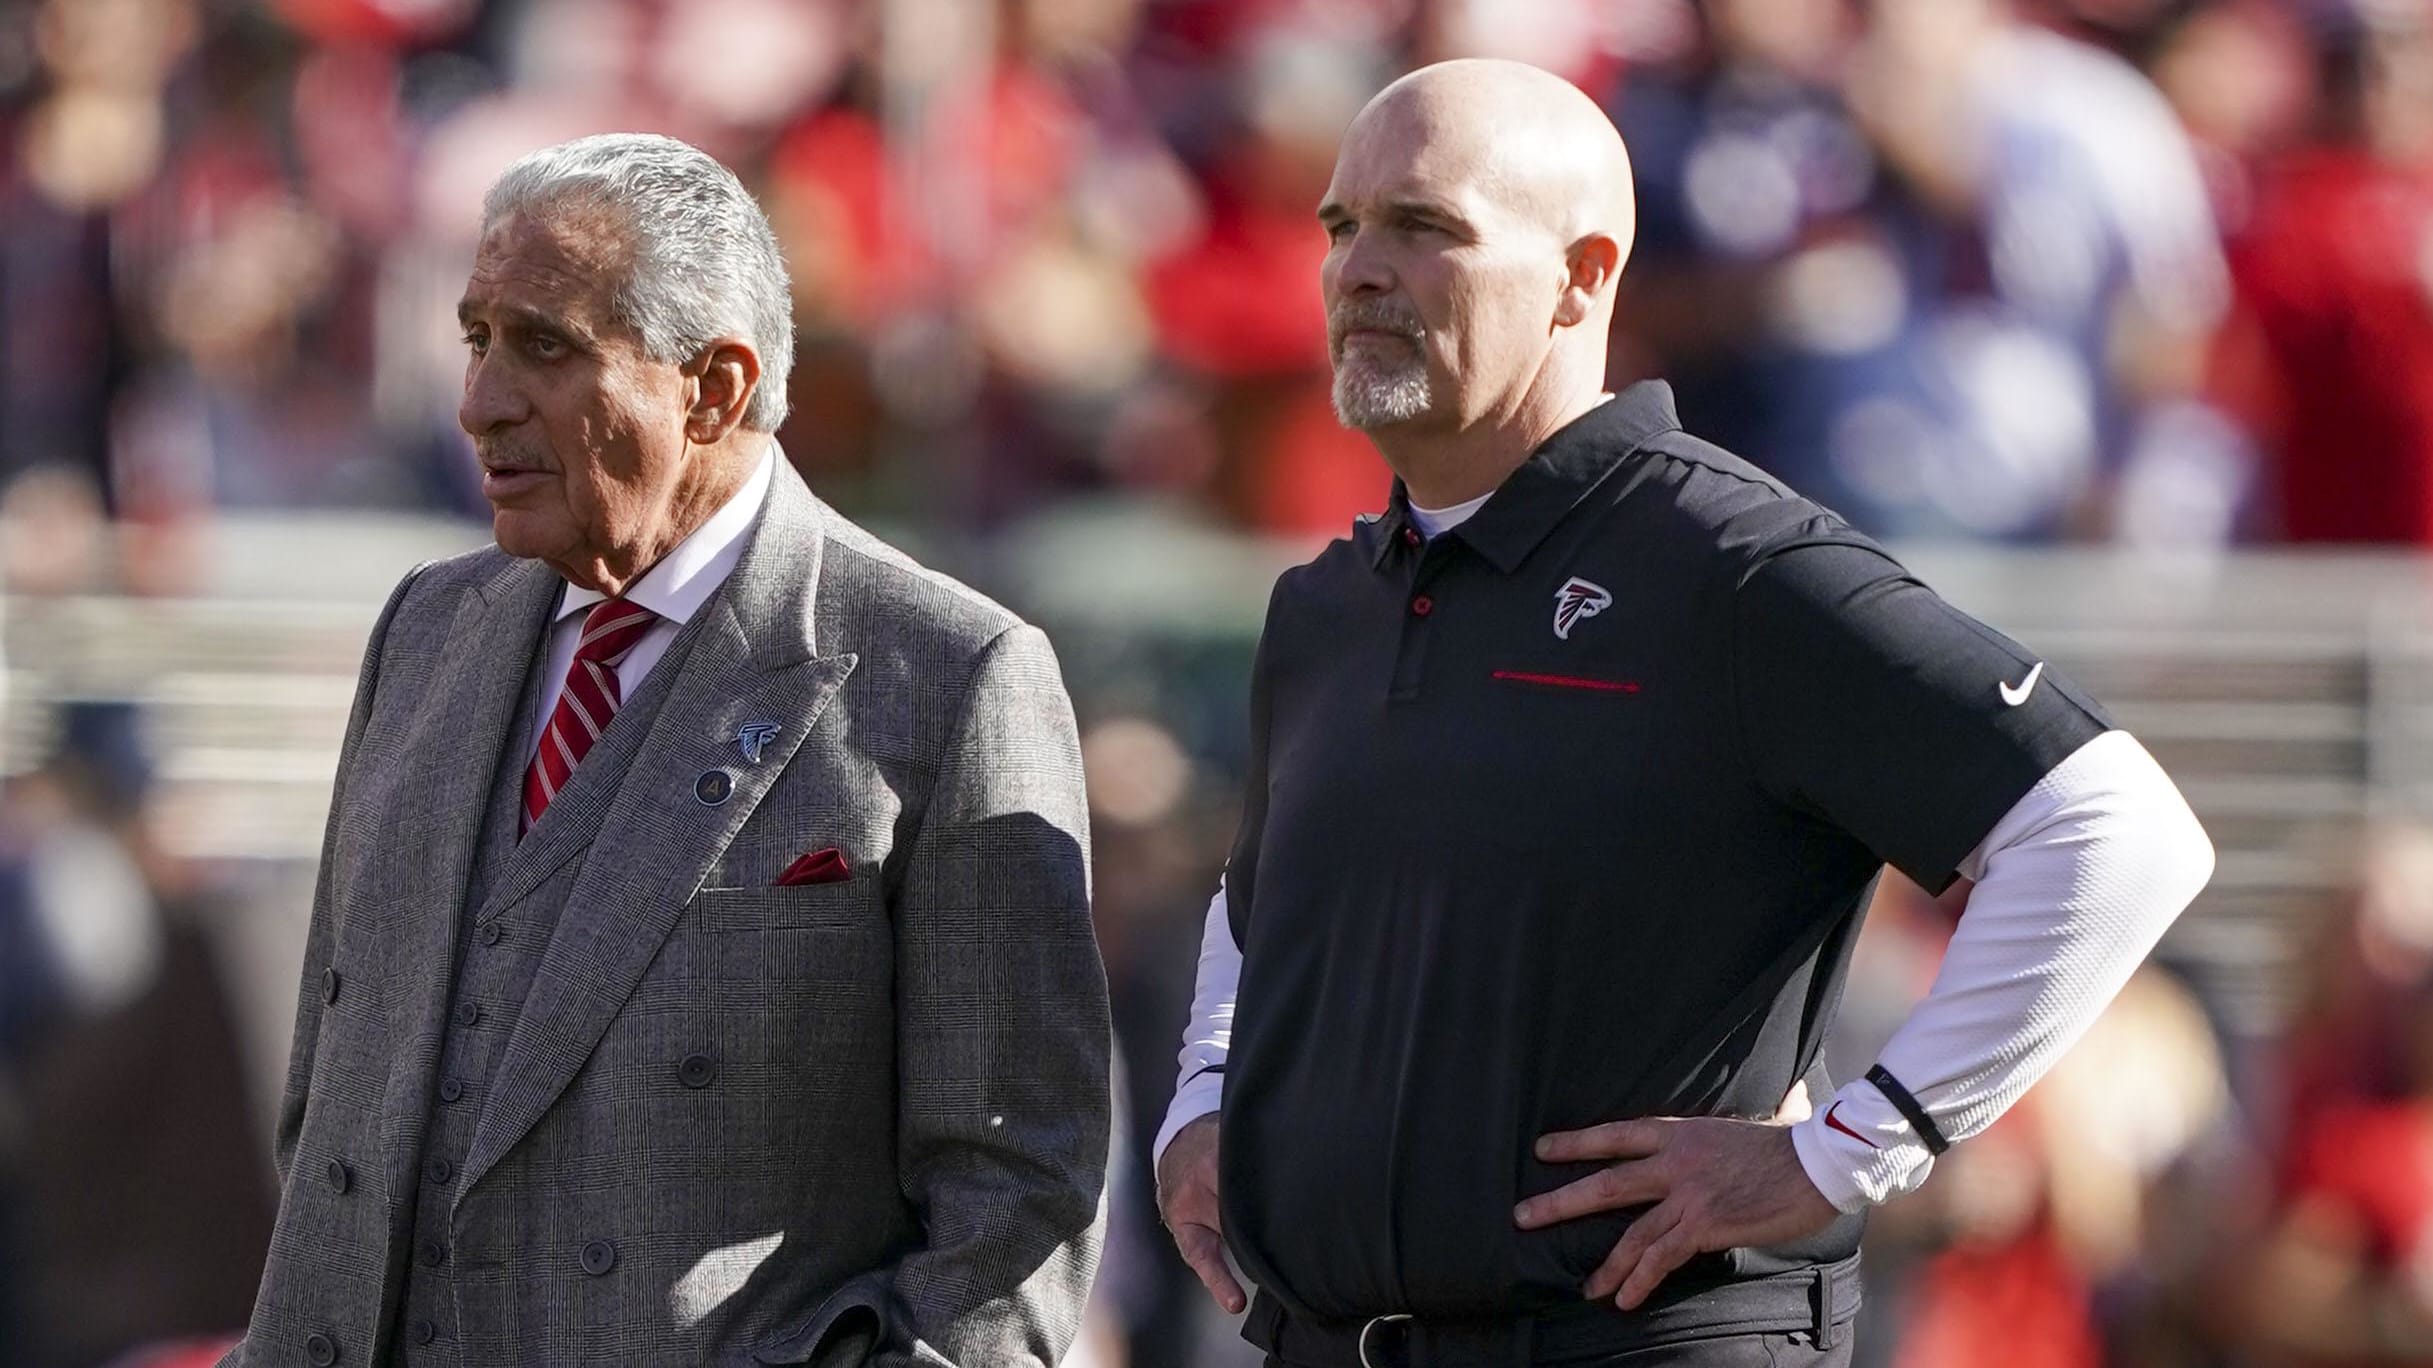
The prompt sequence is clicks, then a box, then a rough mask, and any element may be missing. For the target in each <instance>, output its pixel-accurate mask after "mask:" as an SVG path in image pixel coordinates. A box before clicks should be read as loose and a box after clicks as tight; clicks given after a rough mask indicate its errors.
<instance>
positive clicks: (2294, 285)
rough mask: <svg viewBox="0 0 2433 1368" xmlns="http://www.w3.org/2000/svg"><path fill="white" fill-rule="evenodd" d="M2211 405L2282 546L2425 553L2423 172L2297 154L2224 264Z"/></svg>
mask: <svg viewBox="0 0 2433 1368" xmlns="http://www.w3.org/2000/svg"><path fill="white" fill-rule="evenodd" d="M2232 271H2233V274H2234V276H2235V278H2236V281H2237V285H2238V292H2239V303H2240V315H2241V317H2240V319H2239V320H2238V324H2237V325H2236V326H2234V328H2233V329H2232V331H2231V333H2230V334H2229V337H2228V339H2227V342H2226V347H2225V358H2224V366H2223V372H2222V375H2221V384H2220V390H2221V395H2222V399H2223V401H2224V403H2225V405H2226V406H2227V407H2229V408H2230V409H2232V410H2233V411H2236V412H2240V413H2241V414H2242V415H2243V416H2244V417H2245V418H2246V419H2247V420H2248V421H2249V423H2250V424H2251V426H2252V427H2253V429H2254V430H2255V431H2256V432H2258V433H2259V434H2260V435H2261V436H2262V437H2263V439H2264V445H2265V447H2266V449H2267V451H2268V452H2270V453H2271V454H2272V456H2273V461H2272V466H2271V470H2270V472H2269V476H2268V484H2269V487H2270V492H2269V494H2268V496H2267V497H2268V500H2269V502H2270V504H2271V506H2272V508H2273V510H2274V511H2275V512H2276V513H2277V523H2278V526H2277V527H2274V528H2272V529H2270V530H2271V531H2273V532H2275V533H2277V534H2278V535H2279V536H2281V537H2283V538H2286V539H2287V540H2290V541H2317V542H2325V541H2331V542H2403V543H2412V544H2423V543H2433V167H2422V166H2400V165H2395V164H2392V163H2389V162H2385V161H2381V160H2379V159H2376V158H2374V157H2371V156H2369V155H2368V154H2366V153H2365V152H2363V151H2360V150H2354V149H2342V148H2331V149H2324V150H2319V151H2316V152H2311V153H2308V154H2306V155H2304V156H2302V157H2300V158H2298V159H2297V160H2296V161H2295V162H2294V163H2292V164H2291V165H2290V166H2288V167H2287V168H2285V169H2284V170H2283V171H2282V172H2280V173H2279V174H2278V175H2277V176H2276V177H2275V178H2274V179H2273V180H2272V181H2270V182H2269V183H2268V184H2267V185H2266V186H2265V188H2264V190H2263V193H2262V195H2261V196H2260V198H2259V201H2258V204H2257V209H2256V216H2255V219H2254V221H2253V226H2252V228H2251V230H2250V231H2249V232H2248V233H2247V234H2245V235H2244V237H2243V240H2242V241H2241V242H2239V243H2238V244H2236V245H2234V247H2233V250H2232Z"/></svg>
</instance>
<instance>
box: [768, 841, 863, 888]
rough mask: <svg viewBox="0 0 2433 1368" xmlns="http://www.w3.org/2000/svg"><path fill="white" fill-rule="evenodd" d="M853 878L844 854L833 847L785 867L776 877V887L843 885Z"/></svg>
mask: <svg viewBox="0 0 2433 1368" xmlns="http://www.w3.org/2000/svg"><path fill="white" fill-rule="evenodd" d="M852 877H853V868H852V866H850V865H848V864H846V863H845V852H843V851H841V850H839V849H837V848H836V847H835V846H829V847H827V848H826V849H824V850H814V851H812V852H811V853H810V854H808V855H805V856H803V857H802V858H801V859H799V860H796V861H795V862H794V863H792V864H790V865H787V866H786V872H785V873H783V874H780V875H778V876H777V884H776V886H777V887H779V888H792V887H794V886H795V885H797V884H823V883H843V882H844V881H845V880H847V879H850V878H852Z"/></svg>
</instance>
